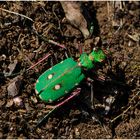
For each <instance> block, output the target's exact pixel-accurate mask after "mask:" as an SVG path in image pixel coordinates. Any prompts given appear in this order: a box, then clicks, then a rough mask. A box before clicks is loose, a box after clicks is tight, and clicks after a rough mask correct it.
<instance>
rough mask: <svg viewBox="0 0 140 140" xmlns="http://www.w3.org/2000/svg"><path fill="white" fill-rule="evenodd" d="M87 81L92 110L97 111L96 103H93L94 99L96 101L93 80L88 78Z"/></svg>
mask: <svg viewBox="0 0 140 140" xmlns="http://www.w3.org/2000/svg"><path fill="white" fill-rule="evenodd" d="M87 81H88V85H89V86H90V88H91V89H90V90H91V91H90V97H91V98H90V101H91V108H92V109H95V105H94V101H93V99H94V92H93V84H92V83H93V80H92V79H91V78H89V77H88V78H87Z"/></svg>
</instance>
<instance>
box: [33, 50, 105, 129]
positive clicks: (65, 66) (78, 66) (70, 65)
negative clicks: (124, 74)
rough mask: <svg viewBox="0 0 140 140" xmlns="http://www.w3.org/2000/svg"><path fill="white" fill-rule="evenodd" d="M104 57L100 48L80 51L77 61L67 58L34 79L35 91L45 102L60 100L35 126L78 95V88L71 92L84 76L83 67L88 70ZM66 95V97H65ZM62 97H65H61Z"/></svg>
mask: <svg viewBox="0 0 140 140" xmlns="http://www.w3.org/2000/svg"><path fill="white" fill-rule="evenodd" d="M105 58H106V56H105V54H104V52H103V51H102V50H101V49H98V50H95V49H93V51H92V52H91V53H90V54H89V55H88V54H87V53H82V54H81V55H80V57H79V59H78V60H77V61H75V60H73V58H67V59H65V60H64V61H61V62H60V63H58V64H56V65H55V66H53V67H51V68H50V69H48V70H46V71H45V72H44V73H43V74H42V75H41V76H40V77H39V78H38V80H37V81H36V84H35V92H36V94H37V95H38V96H39V98H40V99H41V100H43V101H45V102H46V103H54V102H56V101H61V102H60V103H58V104H57V105H55V106H53V107H52V108H53V109H52V110H51V111H50V112H49V113H48V114H47V115H46V116H45V117H43V119H41V120H40V121H39V122H38V123H37V126H36V128H37V127H38V126H39V125H40V124H42V122H43V121H44V120H46V119H47V118H48V117H49V116H50V114H52V112H54V111H55V110H56V109H57V108H59V107H60V106H62V105H63V104H64V103H66V102H68V101H69V100H71V99H72V98H74V97H75V96H77V95H79V93H80V88H77V89H76V90H74V91H73V92H71V91H72V90H73V89H74V88H75V87H76V86H77V85H79V83H80V82H81V81H82V80H83V79H85V78H86V76H85V74H84V73H83V69H86V70H89V69H91V68H94V67H95V63H97V62H99V63H100V62H102V61H104V60H105ZM67 96H68V97H67ZM63 97H67V98H66V99H63Z"/></svg>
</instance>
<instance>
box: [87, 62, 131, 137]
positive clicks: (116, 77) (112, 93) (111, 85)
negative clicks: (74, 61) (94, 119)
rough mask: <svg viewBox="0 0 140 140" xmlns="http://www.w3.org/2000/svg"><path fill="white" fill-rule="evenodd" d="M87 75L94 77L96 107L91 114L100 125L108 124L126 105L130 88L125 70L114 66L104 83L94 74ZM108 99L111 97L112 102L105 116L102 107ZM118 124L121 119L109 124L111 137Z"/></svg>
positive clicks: (117, 65)
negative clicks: (113, 70) (94, 115)
mask: <svg viewBox="0 0 140 140" xmlns="http://www.w3.org/2000/svg"><path fill="white" fill-rule="evenodd" d="M96 68H97V67H96ZM88 75H90V76H91V77H95V78H94V82H93V87H94V102H95V103H94V104H95V105H97V106H96V108H95V111H94V112H93V114H94V113H95V114H97V116H98V118H99V121H101V123H106V120H109V121H108V123H110V120H111V118H115V117H116V116H118V115H119V114H121V113H122V112H123V110H122V108H123V107H125V106H126V105H127V104H128V97H129V95H130V92H131V88H132V87H130V86H129V85H127V84H126V78H125V68H124V69H122V68H120V67H119V64H116V66H115V72H112V71H111V70H108V72H107V75H106V77H109V78H106V80H105V81H103V80H102V79H101V80H100V79H98V78H97V76H96V74H95V73H92V72H88ZM109 97H112V98H113V99H114V101H113V102H112V103H111V104H110V110H109V111H108V113H107V114H105V110H104V109H105V108H104V107H102V105H103V106H104V105H105V106H106V104H107V103H106V99H108V98H109ZM89 98H90V96H89ZM98 104H99V106H98ZM120 122H121V119H120V118H118V119H117V120H116V121H114V122H113V123H111V125H110V126H111V131H112V136H114V135H115V128H116V126H117V125H119V123H120Z"/></svg>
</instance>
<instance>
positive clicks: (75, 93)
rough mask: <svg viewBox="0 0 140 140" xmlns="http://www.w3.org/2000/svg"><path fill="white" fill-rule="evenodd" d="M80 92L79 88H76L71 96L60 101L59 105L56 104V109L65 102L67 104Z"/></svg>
mask: <svg viewBox="0 0 140 140" xmlns="http://www.w3.org/2000/svg"><path fill="white" fill-rule="evenodd" d="M80 91H81V88H77V89H76V90H74V91H73V92H72V93H71V94H72V95H71V96H69V97H68V98H67V99H65V100H64V101H62V102H61V103H59V104H57V105H56V106H57V107H60V106H62V105H63V104H65V103H66V102H68V101H69V100H71V99H72V98H74V97H75V96H77V95H78V94H79V93H80Z"/></svg>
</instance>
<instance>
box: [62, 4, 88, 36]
mask: <svg viewBox="0 0 140 140" xmlns="http://www.w3.org/2000/svg"><path fill="white" fill-rule="evenodd" d="M60 3H61V5H62V8H63V10H64V12H65V16H66V19H67V20H68V21H69V22H70V23H71V24H72V25H74V26H75V27H76V28H78V29H79V30H80V31H81V32H82V34H83V36H84V38H85V39H86V38H88V37H89V35H90V33H89V31H88V29H87V21H86V19H85V18H84V16H83V15H82V9H81V2H74V1H73V2H72V1H70V2H68V1H67V2H66V1H61V2H60Z"/></svg>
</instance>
